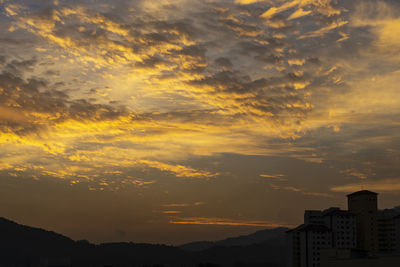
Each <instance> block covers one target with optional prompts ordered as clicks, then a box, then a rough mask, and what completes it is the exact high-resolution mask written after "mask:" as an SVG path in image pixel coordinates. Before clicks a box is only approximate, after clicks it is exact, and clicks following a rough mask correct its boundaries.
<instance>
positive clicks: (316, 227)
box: [296, 224, 331, 232]
mask: <svg viewBox="0 0 400 267" xmlns="http://www.w3.org/2000/svg"><path fill="white" fill-rule="evenodd" d="M296 229H297V228H296ZM298 230H299V231H307V232H309V231H318V232H330V231H331V230H330V229H329V228H328V227H326V226H325V225H323V224H307V225H304V224H303V225H302V226H301V227H299V228H298Z"/></svg>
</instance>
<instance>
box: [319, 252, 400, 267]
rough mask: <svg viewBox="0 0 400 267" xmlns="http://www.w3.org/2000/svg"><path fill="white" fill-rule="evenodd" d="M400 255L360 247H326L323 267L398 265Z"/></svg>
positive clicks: (392, 266) (322, 256) (322, 262)
mask: <svg viewBox="0 0 400 267" xmlns="http://www.w3.org/2000/svg"><path fill="white" fill-rule="evenodd" d="M398 266H400V255H398V254H397V255H396V254H375V255H371V254H369V253H368V252H367V251H364V250H358V249H324V250H322V251H321V267H398Z"/></svg>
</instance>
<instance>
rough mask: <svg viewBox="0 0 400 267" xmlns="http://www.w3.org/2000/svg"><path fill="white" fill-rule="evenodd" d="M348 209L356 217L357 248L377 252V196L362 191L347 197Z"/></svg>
mask: <svg viewBox="0 0 400 267" xmlns="http://www.w3.org/2000/svg"><path fill="white" fill-rule="evenodd" d="M347 200H348V202H347V203H348V209H349V211H350V212H352V213H354V214H355V215H356V224H357V248H359V249H362V250H366V251H370V252H378V251H379V243H378V194H377V193H374V192H371V191H368V190H362V191H358V192H355V193H352V194H349V195H347Z"/></svg>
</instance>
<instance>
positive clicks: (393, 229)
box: [287, 190, 400, 267]
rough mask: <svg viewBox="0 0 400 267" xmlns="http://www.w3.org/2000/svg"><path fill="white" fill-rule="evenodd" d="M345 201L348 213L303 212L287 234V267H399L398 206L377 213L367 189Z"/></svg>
mask: <svg viewBox="0 0 400 267" xmlns="http://www.w3.org/2000/svg"><path fill="white" fill-rule="evenodd" d="M347 200H348V210H341V209H339V208H329V209H326V210H306V211H305V212H304V224H302V225H300V226H298V227H296V228H294V229H292V230H289V231H287V243H288V257H287V259H288V261H287V266H288V267H319V266H321V267H331V266H340V267H343V266H362V267H367V266H374V267H375V266H400V207H396V208H393V209H385V210H378V194H377V193H374V192H371V191H368V190H362V191H358V192H354V193H352V194H349V195H347ZM321 264H322V265H321ZM396 264H397V265H396Z"/></svg>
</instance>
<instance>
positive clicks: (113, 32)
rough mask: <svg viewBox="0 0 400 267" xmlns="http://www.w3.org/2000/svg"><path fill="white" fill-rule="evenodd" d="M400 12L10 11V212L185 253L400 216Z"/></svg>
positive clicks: (3, 39) (25, 3) (3, 30)
mask: <svg viewBox="0 0 400 267" xmlns="http://www.w3.org/2000/svg"><path fill="white" fill-rule="evenodd" d="M399 115H400V2H399V1H397V0H354V1H346V0H152V1H145V0H131V1H128V0H126V1H122V0H115V1H103V0H69V1H66V0H48V1H44V0H40V1H38V0H35V1H33V0H13V1H11V0H0V216H3V217H6V218H9V219H12V220H15V221H17V222H19V223H23V224H27V225H31V226H36V227H42V228H46V229H48V230H53V231H56V232H59V233H62V234H64V235H67V236H69V237H71V238H73V239H75V240H79V239H87V240H89V241H91V242H95V243H98V242H114V241H133V242H151V243H166V244H175V245H176V244H182V243H185V242H189V241H196V240H217V239H221V238H225V237H228V236H237V235H240V234H247V233H251V232H254V231H257V230H261V229H265V228H273V227H280V226H283V227H293V226H295V225H297V224H300V223H301V222H302V219H303V212H304V210H305V209H324V208H328V207H331V206H338V207H341V208H343V209H346V208H347V204H346V194H348V193H351V192H354V191H358V190H361V189H368V190H372V191H375V192H378V193H379V194H380V195H379V207H380V208H391V207H394V206H397V205H400V164H399V163H400V116H399Z"/></svg>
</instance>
